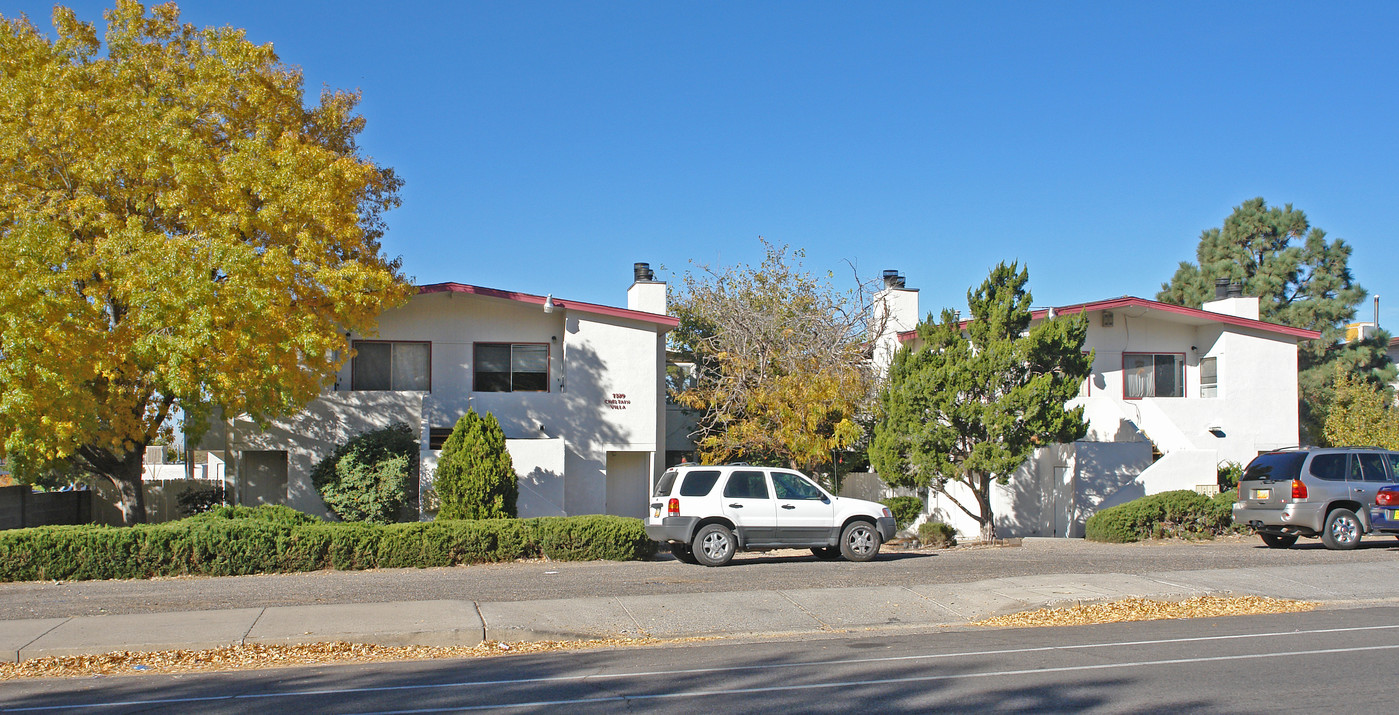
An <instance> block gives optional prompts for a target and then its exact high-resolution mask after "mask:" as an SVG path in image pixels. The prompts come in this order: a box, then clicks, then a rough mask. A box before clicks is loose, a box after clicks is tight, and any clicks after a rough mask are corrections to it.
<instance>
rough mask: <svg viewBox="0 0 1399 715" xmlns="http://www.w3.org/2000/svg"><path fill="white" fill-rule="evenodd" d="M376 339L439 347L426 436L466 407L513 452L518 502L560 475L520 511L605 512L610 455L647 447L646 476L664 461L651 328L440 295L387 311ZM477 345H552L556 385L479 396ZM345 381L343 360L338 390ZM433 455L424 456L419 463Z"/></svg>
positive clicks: (660, 386) (657, 353)
mask: <svg viewBox="0 0 1399 715" xmlns="http://www.w3.org/2000/svg"><path fill="white" fill-rule="evenodd" d="M654 286H660V289H663V288H664V285H663V284H652V287H654ZM561 302H562V301H561ZM355 337H358V336H355ZM372 339H378V340H416V341H428V342H431V343H432V366H431V372H432V391H431V394H428V395H426V396H425V397H424V399H423V406H422V415H423V436H424V439H426V437H427V435H428V433H429V430H430V429H431V428H450V427H451V426H452V425H454V424H455V423H456V420H457V419H458V418H459V417H460V416H461V415H462V414H464V413H465V412H466V411H467V410H468V409H474V410H476V411H477V412H478V413H482V414H485V413H490V414H493V415H495V417H496V419H497V420H498V421H499V422H500V424H501V428H502V429H503V430H504V432H505V436H506V438H507V443H508V445H509V446H508V448H509V449H510V450H511V454H512V457H515V458H516V459H517V471H519V472H520V474H521V479H522V482H521V494H522V499H524V496H523V495H524V494H525V492H526V491H527V487H529V484H528V481H529V480H530V479H531V476H530V475H536V476H539V475H555V474H556V475H558V477H559V479H557V480H553V477H547V478H545V477H543V476H541V477H540V478H541V479H542V480H543V481H541V482H540V484H539V485H538V487H539V489H541V490H543V491H540V492H539V493H538V494H534V495H532V496H531V497H529V498H528V499H527V500H526V503H525V505H524V506H522V508H521V514H522V515H524V514H525V511H526V509H528V511H530V512H531V513H533V512H535V511H539V512H540V514H544V513H554V510H556V509H557V510H559V511H558V513H568V514H590V513H602V512H604V511H605V509H606V508H607V504H608V502H609V501H614V502H615V501H616V499H613V500H609V499H608V495H607V476H606V464H607V453H608V451H622V452H643V453H647V456H646V462H647V467H646V469H647V470H648V471H654V467H653V466H651V465H652V464H653V463H654V464H660V463H661V460H659V459H655V458H654V456H653V455H652V453H654V452H655V451H656V449H657V447H658V443H659V442H660V441H661V440H662V438H663V436H664V434H665V401H664V384H665V349H664V348H665V336H664V332H663V331H662V330H661V329H660V328H659V327H658V326H656V325H654V324H650V323H646V322H644V321H638V320H632V319H628V318H613V317H609V316H602V315H596V314H591V313H582V312H570V311H569V310H567V308H566V307H560V308H559V309H557V310H555V311H554V312H553V313H551V314H546V313H544V312H543V310H542V309H541V308H540V307H539V306H536V305H528V304H523V303H519V302H517V301H510V300H504V299H499V298H492V297H484V296H477V295H471V294H465V293H450V292H444V293H432V294H426V295H420V296H418V297H416V298H414V299H413V300H412V301H410V302H409V303H408V305H406V306H404V307H402V308H399V309H396V310H393V311H389V312H386V313H385V314H384V315H383V316H381V317H380V320H379V331H378V334H377V335H376V336H374V338H372ZM476 342H492V343H539V344H545V345H548V346H549V380H548V385H549V391H548V392H537V393H534V392H473V390H472V388H473V384H472V370H473V361H474V357H475V356H474V344H475V343H476ZM350 387H351V366H350V365H349V364H347V365H346V366H345V368H344V369H343V370H342V371H341V374H340V379H339V381H338V384H337V388H336V389H337V390H339V391H348V390H349V388H350ZM545 444H548V445H550V446H548V447H547V448H546V447H543V446H541V445H545ZM517 450H518V451H519V452H520V454H519V456H518V457H516V452H517ZM540 450H543V451H540ZM434 459H435V458H434V457H433V456H432V455H431V454H426V455H425V456H424V464H425V465H427V464H431V463H434ZM645 481H646V482H647V484H648V485H649V483H650V480H649V479H647V480H645ZM614 496H615V495H614Z"/></svg>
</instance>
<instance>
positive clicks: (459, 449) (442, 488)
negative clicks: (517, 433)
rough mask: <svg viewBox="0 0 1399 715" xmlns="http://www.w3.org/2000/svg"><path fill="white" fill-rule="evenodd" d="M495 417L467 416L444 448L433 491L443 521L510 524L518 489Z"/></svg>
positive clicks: (462, 417) (503, 436) (469, 411)
mask: <svg viewBox="0 0 1399 715" xmlns="http://www.w3.org/2000/svg"><path fill="white" fill-rule="evenodd" d="M517 480H518V477H516V476H515V465H514V463H513V462H511V460H510V453H509V452H506V451H505V432H504V431H502V430H501V429H500V423H499V422H497V421H496V419H495V415H492V414H490V413H487V414H486V416H485V417H482V416H481V415H479V414H476V411H475V410H467V411H466V414H464V415H462V416H461V419H459V420H457V424H456V426H455V427H453V428H452V434H451V436H449V437H448V438H447V441H446V442H445V443H444V444H443V445H442V455H441V456H440V457H438V458H437V472H436V474H435V475H434V476H433V480H432V483H433V490H434V491H435V492H436V493H437V500H438V503H439V504H440V506H439V508H438V512H437V516H438V518H442V519H511V518H514V516H515V499H516V497H517V496H518V495H519V490H520V485H519V484H518V482H517Z"/></svg>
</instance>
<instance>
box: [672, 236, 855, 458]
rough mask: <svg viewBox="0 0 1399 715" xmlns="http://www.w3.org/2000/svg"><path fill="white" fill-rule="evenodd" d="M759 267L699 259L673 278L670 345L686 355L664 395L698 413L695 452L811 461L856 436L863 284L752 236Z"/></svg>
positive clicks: (847, 445)
mask: <svg viewBox="0 0 1399 715" xmlns="http://www.w3.org/2000/svg"><path fill="white" fill-rule="evenodd" d="M763 247H764V249H765V251H766V254H767V255H766V258H765V259H764V261H763V263H762V264H761V265H759V266H751V265H738V266H725V267H711V266H698V267H697V270H695V271H692V272H688V273H686V274H685V275H684V276H683V277H682V281H681V286H680V290H679V293H678V295H677V296H676V299H675V301H674V303H675V307H674V312H675V314H676V315H677V316H678V317H679V318H680V325H679V327H678V328H677V329H676V330H675V331H674V332H672V334H671V341H672V346H673V347H674V348H675V349H676V350H677V352H679V353H680V355H681V356H683V357H685V358H686V359H687V360H689V361H692V362H693V363H694V365H695V374H694V377H693V379H692V381H691V384H690V385H688V386H687V387H686V388H685V389H682V390H679V391H677V392H676V393H675V394H674V395H673V397H674V399H675V400H676V401H678V402H679V403H681V404H683V405H685V406H687V407H689V408H691V409H692V410H694V411H695V412H696V413H697V414H698V416H699V419H698V432H697V434H696V435H694V436H695V438H696V444H697V446H698V447H699V450H700V453H701V455H702V457H703V458H704V459H705V460H706V461H710V462H718V461H725V460H745V461H749V462H754V463H760V464H780V465H786V466H791V467H793V468H796V469H802V470H805V471H807V472H808V473H812V474H814V473H816V472H819V471H822V470H823V468H824V467H825V466H826V465H830V464H831V463H832V461H833V453H834V452H836V451H840V450H846V449H849V448H851V447H854V446H856V445H857V443H859V442H860V440H861V439H862V438H863V437H864V436H865V430H864V429H863V428H862V427H861V425H860V418H861V417H862V416H864V415H865V414H866V413H867V411H868V409H869V408H870V407H871V406H872V404H873V403H872V399H873V393H872V384H873V383H872V379H873V374H872V373H871V371H870V369H869V356H868V354H867V353H866V349H865V347H866V346H865V340H866V336H867V335H868V333H869V332H870V325H871V314H872V310H871V306H872V302H871V298H870V296H871V292H870V291H871V289H872V287H873V286H872V284H866V283H863V282H861V281H860V280H859V278H858V277H856V278H855V279H854V280H853V282H852V286H851V288H850V290H847V291H841V290H838V289H836V288H835V287H834V286H832V285H831V280H830V279H831V278H832V276H831V275H830V274H827V275H826V276H824V277H817V276H813V275H812V274H811V273H809V272H807V271H805V270H803V268H802V266H801V261H802V259H803V258H804V256H803V254H802V252H801V251H800V250H795V251H793V250H789V249H788V247H787V246H775V245H773V244H771V243H768V242H767V241H763Z"/></svg>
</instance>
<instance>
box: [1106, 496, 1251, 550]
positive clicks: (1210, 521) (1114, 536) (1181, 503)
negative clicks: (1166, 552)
mask: <svg viewBox="0 0 1399 715" xmlns="http://www.w3.org/2000/svg"><path fill="white" fill-rule="evenodd" d="M1234 499H1235V493H1234V492H1232V491H1230V492H1222V493H1220V494H1219V495H1217V496H1215V497H1214V498H1210V497H1207V496H1205V495H1203V494H1199V493H1196V492H1193V491H1190V490H1186V489H1182V490H1179V491H1173V492H1161V493H1160V494H1152V495H1150V496H1145V497H1142V498H1140V499H1136V500H1134V501H1130V502H1127V503H1126V504H1119V505H1117V506H1114V507H1110V508H1108V509H1104V510H1102V511H1100V512H1098V513H1097V514H1094V515H1093V516H1090V517H1088V521H1087V522H1086V523H1085V524H1084V534H1083V535H1084V538H1086V539H1088V540H1089V541H1106V542H1110V543H1117V544H1121V543H1127V542H1130V541H1141V540H1143V539H1162V538H1171V537H1179V538H1202V537H1206V538H1207V537H1213V536H1215V535H1218V534H1222V533H1226V532H1229V531H1231V530H1233V505H1234Z"/></svg>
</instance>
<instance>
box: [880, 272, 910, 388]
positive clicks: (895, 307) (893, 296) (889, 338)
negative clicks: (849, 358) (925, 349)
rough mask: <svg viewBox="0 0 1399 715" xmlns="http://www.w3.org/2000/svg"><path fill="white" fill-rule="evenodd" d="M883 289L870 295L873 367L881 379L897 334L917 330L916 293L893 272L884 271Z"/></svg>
mask: <svg viewBox="0 0 1399 715" xmlns="http://www.w3.org/2000/svg"><path fill="white" fill-rule="evenodd" d="M883 278H884V288H883V289H881V290H880V291H879V292H878V293H875V294H874V299H873V300H874V305H873V308H874V310H873V316H872V317H873V320H874V325H872V326H871V327H870V332H871V334H873V335H874V336H875V337H874V365H875V368H876V369H877V370H878V371H879V373H880V374H881V375H883V374H884V373H886V372H887V371H888V370H889V365H890V363H892V362H893V361H894V353H896V352H898V350H899V347H900V345H901V343H900V342H899V333H902V332H907V331H909V330H913V329H914V328H916V327H918V320H919V316H918V289H917V288H906V287H904V277H903V276H901V275H899V272H898V271H896V270H890V271H884V276H883Z"/></svg>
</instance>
